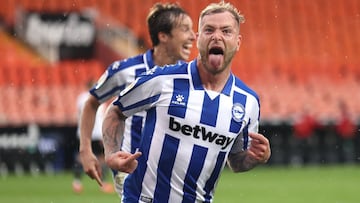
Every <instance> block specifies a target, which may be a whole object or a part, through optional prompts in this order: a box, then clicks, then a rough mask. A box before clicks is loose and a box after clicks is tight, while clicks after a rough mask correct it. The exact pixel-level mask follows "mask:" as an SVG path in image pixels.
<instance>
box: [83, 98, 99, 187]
mask: <svg viewBox="0 0 360 203" xmlns="http://www.w3.org/2000/svg"><path fill="white" fill-rule="evenodd" d="M99 105H100V104H99V102H98V101H97V99H96V98H95V97H94V96H92V95H90V96H89V97H88V99H87V100H86V102H85V104H84V107H83V109H82V113H81V115H80V124H79V125H80V148H79V153H80V161H81V164H82V166H83V169H84V171H85V173H86V174H87V175H88V176H89V177H90V178H92V179H95V180H96V181H97V182H98V184H99V185H100V186H101V185H102V183H101V167H100V165H99V161H98V160H97V158H96V156H95V154H94V153H93V151H92V148H91V137H92V131H93V128H94V123H95V116H96V111H97V109H98V107H99Z"/></svg>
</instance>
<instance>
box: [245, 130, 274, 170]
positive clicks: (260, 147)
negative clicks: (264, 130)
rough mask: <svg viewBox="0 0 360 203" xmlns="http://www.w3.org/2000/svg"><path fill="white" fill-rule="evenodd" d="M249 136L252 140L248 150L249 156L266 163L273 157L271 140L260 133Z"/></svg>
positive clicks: (251, 133)
mask: <svg viewBox="0 0 360 203" xmlns="http://www.w3.org/2000/svg"><path fill="white" fill-rule="evenodd" d="M249 136H250V137H251V139H252V140H251V144H250V148H249V149H248V150H247V153H248V156H250V157H251V158H252V159H254V160H256V161H258V162H259V163H266V162H267V161H268V160H269V158H270V155H271V150H270V143H269V140H268V139H267V138H266V137H265V136H263V135H261V134H259V133H253V132H250V133H249Z"/></svg>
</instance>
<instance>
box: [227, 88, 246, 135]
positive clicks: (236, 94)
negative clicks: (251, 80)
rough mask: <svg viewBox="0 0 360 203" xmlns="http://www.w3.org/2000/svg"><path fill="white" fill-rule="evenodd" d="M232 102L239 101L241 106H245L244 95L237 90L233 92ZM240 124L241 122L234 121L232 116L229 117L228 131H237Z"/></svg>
mask: <svg viewBox="0 0 360 203" xmlns="http://www.w3.org/2000/svg"><path fill="white" fill-rule="evenodd" d="M233 103H234V104H236V103H240V104H241V105H242V106H243V107H245V106H246V95H244V94H241V93H239V92H234V96H233ZM241 126H242V122H238V121H235V120H234V118H232V119H231V123H230V132H232V133H239V131H240V129H241Z"/></svg>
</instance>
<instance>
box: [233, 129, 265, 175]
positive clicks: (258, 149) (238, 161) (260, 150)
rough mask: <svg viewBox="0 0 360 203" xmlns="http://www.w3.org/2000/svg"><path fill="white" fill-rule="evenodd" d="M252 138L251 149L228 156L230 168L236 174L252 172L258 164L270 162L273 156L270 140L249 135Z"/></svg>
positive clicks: (252, 134)
mask: <svg viewBox="0 0 360 203" xmlns="http://www.w3.org/2000/svg"><path fill="white" fill-rule="evenodd" d="M249 136H250V137H251V138H252V140H251V144H250V147H249V148H248V149H247V150H245V151H240V152H237V153H230V154H229V156H228V164H229V167H230V168H231V169H232V170H233V171H234V172H244V171H248V170H251V169H252V168H254V167H255V166H257V165H258V164H263V163H266V162H267V161H268V159H269V158H270V155H271V150H270V143H269V140H268V139H267V138H266V137H264V136H263V135H261V134H258V133H252V132H250V133H249Z"/></svg>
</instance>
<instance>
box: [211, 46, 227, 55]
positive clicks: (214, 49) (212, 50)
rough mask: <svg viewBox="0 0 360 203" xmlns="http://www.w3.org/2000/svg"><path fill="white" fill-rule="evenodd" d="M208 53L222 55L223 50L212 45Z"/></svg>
mask: <svg viewBox="0 0 360 203" xmlns="http://www.w3.org/2000/svg"><path fill="white" fill-rule="evenodd" d="M209 54H214V55H224V51H223V50H222V48H220V47H213V48H211V49H210V50H209Z"/></svg>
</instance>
